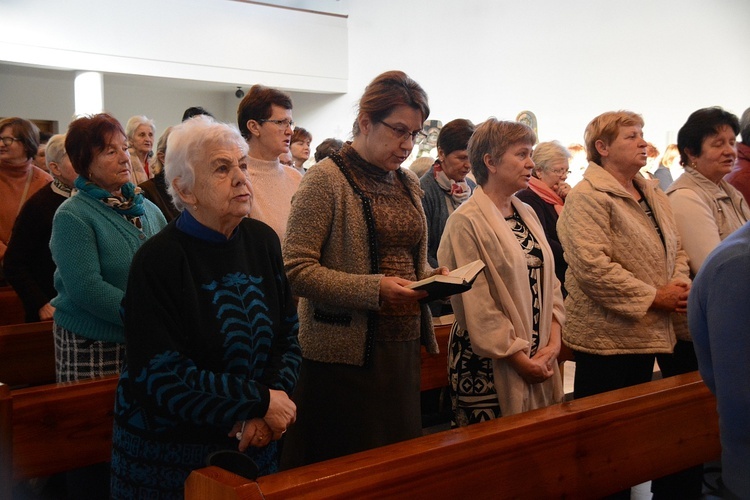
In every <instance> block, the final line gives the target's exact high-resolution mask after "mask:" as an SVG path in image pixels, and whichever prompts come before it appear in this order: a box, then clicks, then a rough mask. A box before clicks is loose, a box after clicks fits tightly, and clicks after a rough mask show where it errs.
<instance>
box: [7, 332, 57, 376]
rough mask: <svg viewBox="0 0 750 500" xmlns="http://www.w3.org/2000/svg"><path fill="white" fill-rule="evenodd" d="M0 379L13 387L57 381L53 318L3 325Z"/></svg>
mask: <svg viewBox="0 0 750 500" xmlns="http://www.w3.org/2000/svg"><path fill="white" fill-rule="evenodd" d="M0 382H2V383H4V384H7V385H9V386H11V387H12V388H18V387H28V386H35V385H43V384H53V383H55V340H54V338H53V335H52V321H42V322H39V323H21V324H18V325H5V326H0Z"/></svg>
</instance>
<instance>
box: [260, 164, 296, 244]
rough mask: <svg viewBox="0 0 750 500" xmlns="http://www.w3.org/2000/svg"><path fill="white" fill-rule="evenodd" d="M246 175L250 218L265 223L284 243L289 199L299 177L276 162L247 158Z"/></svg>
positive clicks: (288, 168) (290, 205) (291, 169)
mask: <svg viewBox="0 0 750 500" xmlns="http://www.w3.org/2000/svg"><path fill="white" fill-rule="evenodd" d="M247 167H248V168H247V174H248V176H249V177H250V182H251V183H252V186H253V207H252V209H251V210H250V217H252V218H253V219H257V220H259V221H262V222H265V223H266V224H268V225H269V226H271V227H272V228H273V230H274V231H276V234H277V235H278V236H279V239H280V240H281V241H284V233H286V223H287V219H289V212H290V210H291V209H292V196H293V195H294V193H295V192H296V191H297V187H298V186H299V182H300V180H302V175H300V173H299V172H297V171H296V170H295V169H293V168H292V167H287V166H286V165H282V164H281V163H279V160H274V161H264V160H258V159H257V158H248V159H247Z"/></svg>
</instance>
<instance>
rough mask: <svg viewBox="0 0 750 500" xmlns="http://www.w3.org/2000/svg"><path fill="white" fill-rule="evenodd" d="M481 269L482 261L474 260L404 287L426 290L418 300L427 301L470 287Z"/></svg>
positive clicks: (460, 291)
mask: <svg viewBox="0 0 750 500" xmlns="http://www.w3.org/2000/svg"><path fill="white" fill-rule="evenodd" d="M482 269H484V262H482V261H481V260H475V261H474V262H471V263H470V264H466V265H465V266H461V267H459V268H457V269H454V270H453V271H451V272H450V273H448V274H447V275H442V274H436V275H434V276H430V277H429V278H426V279H423V280H420V281H415V282H413V283H411V284H410V285H408V286H407V287H406V288H411V289H412V290H424V291H426V292H427V297H425V298H423V299H421V300H420V302H429V301H432V300H437V299H441V298H443V297H448V296H449V295H455V294H457V293H463V292H465V291H467V290H469V289H471V286H472V285H473V284H474V280H475V279H476V278H477V275H479V273H480V272H481V271H482Z"/></svg>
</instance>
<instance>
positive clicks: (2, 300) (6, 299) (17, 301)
mask: <svg viewBox="0 0 750 500" xmlns="http://www.w3.org/2000/svg"><path fill="white" fill-rule="evenodd" d="M24 321H26V312H25V311H24V310H23V302H21V298H20V297H19V296H18V294H17V293H16V291H15V290H13V287H11V286H2V287H0V325H14V324H16V323H23V322H24Z"/></svg>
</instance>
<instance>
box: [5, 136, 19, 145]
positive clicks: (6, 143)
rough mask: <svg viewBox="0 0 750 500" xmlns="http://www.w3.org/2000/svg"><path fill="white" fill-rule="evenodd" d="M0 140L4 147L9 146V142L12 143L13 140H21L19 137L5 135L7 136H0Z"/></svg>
mask: <svg viewBox="0 0 750 500" xmlns="http://www.w3.org/2000/svg"><path fill="white" fill-rule="evenodd" d="M0 141H2V143H3V145H4V146H5V147H6V148H9V147H10V146H11V144H13V142H14V141H18V142H21V139H16V138H15V137H10V136H7V137H0Z"/></svg>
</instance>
